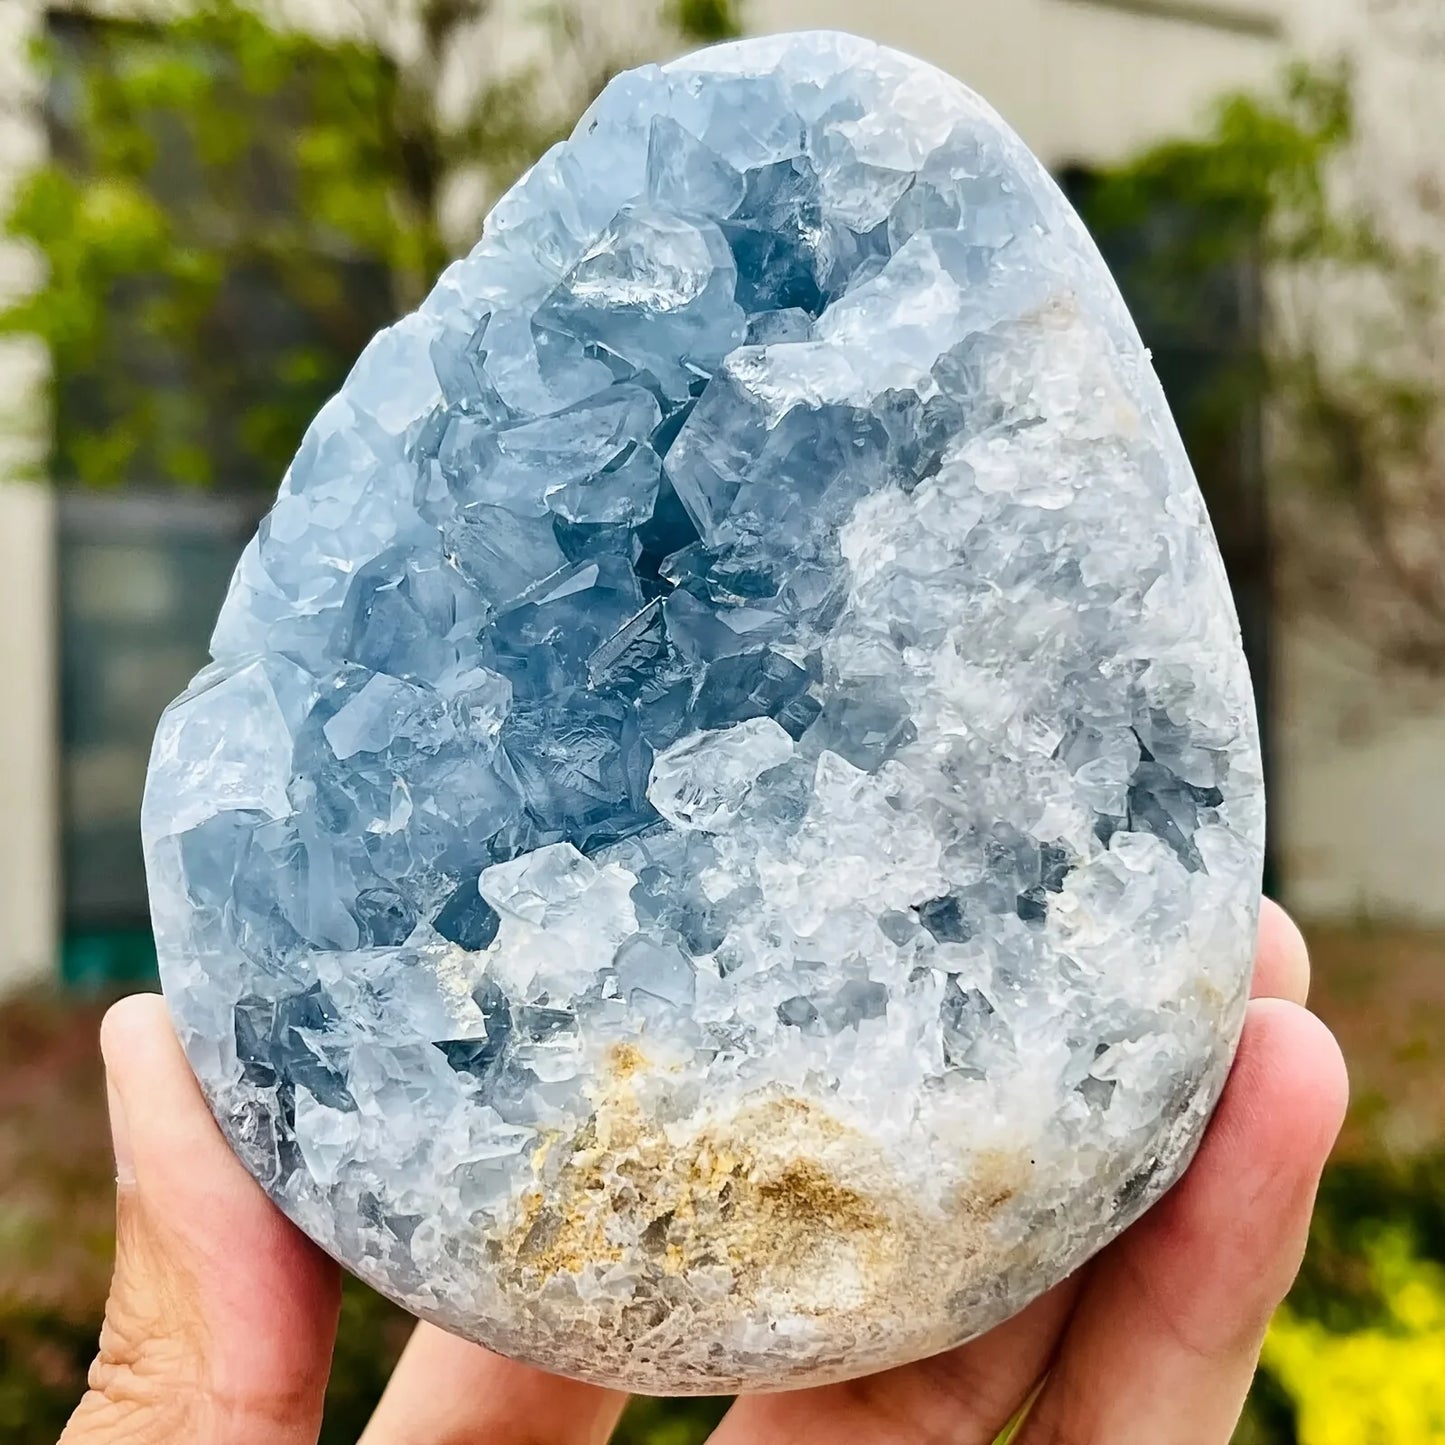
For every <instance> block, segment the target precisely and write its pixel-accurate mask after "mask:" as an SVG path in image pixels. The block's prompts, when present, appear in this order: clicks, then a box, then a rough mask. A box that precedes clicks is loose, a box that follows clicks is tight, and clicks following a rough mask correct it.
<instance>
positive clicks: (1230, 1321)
mask: <svg viewBox="0 0 1445 1445" xmlns="http://www.w3.org/2000/svg"><path fill="white" fill-rule="evenodd" d="M1346 1094H1347V1084H1346V1080H1345V1071H1344V1064H1343V1061H1342V1059H1341V1057H1340V1052H1339V1048H1338V1046H1337V1045H1336V1043H1335V1041H1334V1039H1333V1038H1332V1037H1331V1036H1330V1034H1329V1032H1328V1030H1327V1029H1326V1028H1325V1027H1324V1025H1323V1024H1321V1023H1320V1022H1319V1021H1318V1020H1317V1019H1315V1018H1313V1017H1312V1016H1311V1015H1310V1014H1308V1013H1306V1012H1305V1011H1304V1010H1303V1009H1301V1008H1299V1007H1298V1006H1296V1005H1295V1004H1292V1003H1287V1002H1284V1001H1281V1000H1278V999H1261V1000H1257V1001H1256V1002H1254V1003H1252V1004H1251V1005H1250V1009H1249V1017H1248V1021H1247V1023H1246V1025H1245V1031H1244V1037H1243V1040H1242V1041H1241V1044H1240V1051H1239V1056H1238V1059H1237V1061H1236V1063H1235V1066H1234V1071H1233V1073H1232V1074H1231V1075H1230V1080H1229V1084H1228V1086H1227V1088H1226V1090H1225V1094H1224V1098H1223V1100H1222V1101H1221V1104H1220V1107H1219V1110H1218V1111H1217V1113H1216V1115H1215V1117H1214V1120H1213V1122H1212V1123H1211V1125H1210V1128H1209V1132H1208V1134H1207V1135H1206V1137H1205V1141H1204V1144H1203V1147H1202V1148H1201V1150H1200V1153H1199V1156H1198V1158H1197V1159H1196V1160H1195V1163H1194V1165H1193V1167H1192V1168H1191V1169H1190V1170H1189V1173H1188V1174H1187V1175H1186V1176H1185V1178H1184V1180H1183V1181H1182V1182H1181V1183H1180V1184H1179V1185H1178V1186H1177V1187H1176V1188H1175V1189H1174V1190H1173V1191H1172V1192H1171V1193H1170V1194H1168V1195H1166V1196H1165V1198H1164V1199H1163V1200H1162V1201H1161V1202H1160V1203H1159V1204H1158V1205H1156V1206H1155V1208H1154V1209H1153V1210H1152V1211H1151V1212H1150V1213H1149V1214H1147V1215H1146V1216H1145V1217H1144V1219H1142V1220H1141V1221H1140V1223H1139V1224H1138V1225H1136V1226H1135V1227H1134V1228H1133V1229H1132V1230H1130V1231H1129V1233H1128V1234H1127V1235H1125V1236H1124V1237H1123V1238H1122V1239H1120V1240H1119V1241H1118V1242H1117V1243H1116V1244H1114V1245H1113V1246H1111V1247H1110V1249H1108V1250H1106V1251H1105V1253H1104V1254H1103V1255H1101V1256H1100V1258H1099V1259H1098V1261H1097V1262H1096V1264H1095V1265H1094V1267H1093V1269H1092V1270H1091V1271H1090V1276H1089V1283H1088V1286H1087V1288H1086V1291H1085V1293H1084V1294H1083V1295H1082V1296H1081V1298H1080V1301H1079V1305H1078V1308H1077V1310H1076V1311H1075V1313H1074V1316H1073V1319H1072V1320H1071V1322H1070V1325H1069V1329H1068V1332H1067V1335H1066V1338H1065V1340H1064V1342H1063V1345H1062V1346H1061V1349H1060V1352H1059V1356H1058V1359H1057V1361H1056V1364H1055V1366H1054V1369H1053V1372H1052V1373H1051V1375H1050V1377H1049V1380H1048V1382H1047V1384H1046V1385H1045V1386H1044V1389H1043V1391H1042V1393H1041V1394H1040V1396H1039V1399H1038V1401H1037V1403H1036V1405H1035V1406H1034V1408H1033V1410H1032V1411H1031V1412H1030V1414H1029V1418H1028V1421H1027V1423H1026V1424H1025V1426H1024V1428H1023V1430H1022V1431H1021V1432H1020V1433H1019V1435H1018V1437H1017V1440H1016V1445H1054V1442H1059V1441H1063V1440H1067V1441H1069V1442H1070V1445H1132V1442H1136V1441H1137V1442H1140V1445H1144V1442H1147V1445H1227V1442H1228V1440H1229V1438H1230V1435H1231V1433H1232V1432H1233V1430H1234V1426H1235V1424H1236V1422H1237V1420H1238V1418H1239V1413H1240V1410H1241V1408H1242V1407H1243V1404H1244V1398H1245V1395H1246V1393H1247V1392H1248V1390H1249V1385H1250V1381H1251V1379H1252V1378H1253V1375H1254V1369H1255V1364H1256V1361H1257V1359H1258V1356H1259V1347H1260V1343H1261V1341H1262V1340H1263V1338H1264V1332H1265V1328H1266V1326H1267V1325H1268V1323H1269V1318H1270V1315H1271V1314H1272V1313H1273V1311H1274V1309H1275V1307H1276V1305H1278V1303H1279V1302H1280V1300H1281V1299H1282V1298H1283V1297H1284V1295H1285V1292H1286V1291H1287V1290H1288V1288H1289V1286H1290V1284H1291V1282H1292V1281H1293V1279H1294V1275H1295V1272H1296V1270H1297V1269H1298V1268H1299V1262H1300V1258H1301V1255H1302V1253H1303V1250H1304V1242H1305V1235H1306V1232H1307V1230H1308V1227H1309V1218H1310V1211H1311V1208H1312V1207H1313V1203H1314V1195H1315V1188H1316V1186H1317V1184H1318V1182H1319V1176H1320V1171H1321V1170H1322V1169H1323V1167H1324V1163H1325V1159H1326V1156H1327V1155H1328V1153H1329V1150H1330V1147H1331V1146H1332V1144H1333V1143H1334V1139H1335V1136H1336V1134H1337V1133H1338V1132H1339V1128H1340V1124H1341V1121H1342V1119H1343V1117H1344V1110H1345V1101H1346Z"/></svg>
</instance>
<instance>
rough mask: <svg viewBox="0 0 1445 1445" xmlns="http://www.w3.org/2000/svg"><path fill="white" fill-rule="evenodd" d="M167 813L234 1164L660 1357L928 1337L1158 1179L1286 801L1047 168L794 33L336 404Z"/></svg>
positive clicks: (1183, 467)
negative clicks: (1263, 769)
mask: <svg viewBox="0 0 1445 1445" xmlns="http://www.w3.org/2000/svg"><path fill="white" fill-rule="evenodd" d="M212 650H213V656H214V658H215V662H214V664H213V665H212V666H211V667H209V668H208V669H207V670H206V671H205V672H203V673H202V674H201V675H200V676H199V677H198V678H197V679H196V681H195V683H194V684H193V686H192V687H191V689H190V690H189V691H188V692H187V693H186V694H185V695H184V696H183V697H182V698H180V699H178V700H177V702H176V703H175V704H173V706H172V707H171V709H170V710H169V711H168V712H167V714H166V716H165V718H164V720H163V721H162V724H161V727H160V730H159V733H158V736H157V740H156V746H155V752H154V757H153V761H152V767H151V774H150V780H149V786H148V790H147V797H146V805H145V815H144V831H145V835H146V848H147V858H148V866H149V870H150V879H151V891H152V907H153V913H154V918H155V925H156V934H157V940H158V944H159V950H160V957H161V964H162V971H163V979H164V983H165V986H166V991H167V995H168V997H169V999H170V1001H171V1006H172V1010H173V1013H174V1016H175V1019H176V1022H177V1026H178V1028H179V1031H180V1034H181V1036H182V1039H183V1041H184V1043H185V1045H186V1048H187V1051H188V1054H189V1056H190V1058H191V1060H192V1063H193V1065H194V1067H195V1069H196V1072H197V1074H198V1076H199V1077H200V1080H201V1082H202V1084H203V1086H204V1087H205V1090H206V1092H207V1094H208V1096H209V1098H210V1100H211V1103H212V1105H213V1107H214V1109H215V1111H216V1114H217V1117H218V1119H219V1120H220V1122H221V1125H222V1127H223V1129H224V1130H225V1132H226V1134H227V1136H228V1138H229V1139H230V1140H231V1142H232V1144H233V1145H234V1146H235V1148H236V1150H237V1152H238V1153H239V1155H240V1156H241V1158H242V1159H243V1160H244V1161H245V1163H246V1164H247V1166H248V1167H249V1168H250V1169H251V1170H252V1172H253V1173H254V1174H255V1175H256V1177H257V1178H258V1179H259V1180H260V1181H261V1182H262V1183H263V1184H264V1185H265V1187H266V1188H267V1190H268V1191H269V1192H270V1193H271V1195H272V1197H273V1198H275V1199H276V1201H277V1202H278V1203H279V1204H280V1206H281V1207H282V1208H283V1209H284V1210H285V1211H286V1212H287V1213H288V1214H289V1215H290V1216H291V1217H292V1218H293V1219H295V1220H296V1221H297V1222H298V1223H299V1224H300V1225H301V1226H302V1227H303V1228H304V1229H306V1230H307V1231H308V1232H309V1233H310V1234H311V1235H312V1236H313V1237H314V1238H316V1239H317V1240H318V1241H319V1242H320V1243H322V1244H323V1245H324V1246H325V1247H326V1248H327V1249H329V1250H330V1251H331V1252H332V1253H334V1254H336V1255H337V1256H338V1257H339V1258H341V1259H342V1260H344V1261H345V1262H346V1263H347V1264H348V1265H350V1266H351V1267H352V1268H353V1269H355V1270H356V1271H357V1272H358V1273H360V1274H361V1275H363V1276H364V1277H365V1278H366V1279H368V1280H369V1281H371V1282H372V1283H373V1284H375V1285H376V1286H377V1287H378V1288H380V1289H382V1290H383V1291H385V1292H386V1293H388V1294H390V1295H391V1296H393V1297H394V1298H396V1299H399V1300H400V1301H402V1302H403V1303H404V1304H406V1305H407V1306H408V1307H409V1308H411V1309H413V1310H414V1311H416V1312H417V1313H419V1314H421V1315H423V1316H425V1317H427V1318H430V1319H434V1320H436V1321H438V1322H439V1323H441V1324H443V1325H445V1326H447V1327H449V1328H451V1329H454V1330H458V1331H460V1332H461V1333H463V1334H466V1335H469V1336H471V1337H472V1338H475V1339H478V1340H481V1341H483V1342H484V1343H486V1344H488V1345H491V1346H493V1347H495V1348H498V1349H501V1350H504V1351H507V1352H509V1353H512V1354H514V1355H517V1356H519V1357H521V1358H524V1359H528V1360H531V1361H534V1362H536V1363H539V1364H542V1365H544V1366H548V1367H551V1368H554V1369H558V1370H562V1371H565V1372H568V1373H572V1374H575V1375H579V1376H582V1377H585V1378H589V1379H593V1380H598V1381H601V1382H603V1383H607V1384H613V1385H618V1386H621V1387H623V1388H641V1389H645V1390H660V1391H681V1392H706V1391H717V1390H725V1389H736V1388H764V1387H778V1386H782V1385H786V1384H797V1383H807V1382H818V1381H823V1380H828V1379H838V1378H843V1377H846V1376H849V1375H854V1374H858V1373H861V1372H864V1371H867V1370H870V1369H876V1368H880V1367H883V1366H886V1365H890V1364H896V1363H899V1362H902V1361H904V1360H908V1359H913V1358H917V1357H919V1356H921V1355H923V1354H926V1353H928V1352H930V1351H934V1350H938V1349H942V1348H944V1347H946V1346H948V1345H950V1344H953V1343H955V1342H957V1341H958V1340H961V1339H963V1338H966V1337H967V1336H969V1335H971V1334H974V1333H976V1332H978V1331H979V1330H981V1329H984V1328H987V1327H988V1326H990V1325H991V1324H993V1323H995V1322H997V1321H998V1320H1000V1319H1002V1318H1004V1317H1005V1316H1006V1315H1008V1314H1009V1313H1010V1312H1012V1311H1013V1310H1015V1309H1017V1308H1018V1307H1020V1306H1021V1305H1022V1304H1024V1303H1026V1302H1027V1301H1028V1300H1029V1299H1031V1298H1033V1297H1034V1296H1035V1295H1036V1294H1038V1293H1039V1292H1040V1291H1041V1290H1042V1289H1044V1288H1046V1287H1047V1286H1048V1285H1049V1284H1051V1283H1053V1282H1054V1281H1055V1280H1057V1279H1059V1278H1060V1277H1062V1276H1063V1275H1064V1274H1065V1273H1067V1272H1068V1271H1069V1270H1071V1269H1073V1268H1074V1267H1076V1266H1077V1265H1078V1264H1079V1263H1081V1262H1082V1261H1083V1260H1084V1259H1085V1258H1086V1257H1087V1256H1088V1255H1089V1254H1090V1253H1092V1252H1093V1251H1094V1250H1095V1249H1097V1248H1098V1247H1099V1246H1100V1245H1101V1244H1102V1243H1104V1242H1106V1241H1107V1240H1108V1239H1109V1238H1111V1237H1112V1236H1113V1235H1114V1234H1115V1233H1117V1232H1118V1230H1119V1229H1121V1228H1122V1227H1123V1226H1124V1225H1126V1224H1127V1223H1128V1222H1129V1221H1130V1220H1131V1219H1133V1218H1134V1217H1136V1216H1137V1215H1138V1213H1139V1212H1141V1211H1142V1210H1143V1209H1144V1208H1146V1207H1147V1206H1148V1205H1149V1204H1150V1203H1151V1202H1152V1201H1153V1200H1154V1199H1155V1198H1157V1197H1158V1195H1159V1194H1160V1193H1161V1192H1162V1191H1163V1190H1164V1189H1165V1188H1166V1187H1167V1186H1168V1185H1169V1184H1170V1183H1171V1182H1172V1181H1173V1180H1174V1179H1175V1178H1176V1177H1177V1176H1178V1174H1179V1172H1180V1171H1181V1169H1182V1168H1183V1167H1184V1165H1185V1163H1186V1162H1187V1160H1188V1158H1189V1157H1190V1154H1191V1152H1192V1150H1193V1147H1194V1145H1195V1144H1196V1143H1197V1140H1198V1137H1199V1134H1200V1131H1201V1129H1202V1127H1203V1124H1204V1121H1205V1119H1206V1118H1207V1116H1208V1113H1209V1110H1210V1108H1211V1107H1212V1104H1213V1101H1214V1100H1215V1098H1216V1097H1217V1095H1218V1091H1219V1088H1220V1086H1221V1084H1222V1080H1223V1077H1224V1073H1225V1070H1226V1068H1227V1064H1228V1060H1229V1057H1230V1051H1231V1048H1232V1044H1233V1041H1234V1038H1235V1036H1236V1032H1237V1028H1238V1025H1239V1021H1240V1018H1241V1008H1242V1001H1243V996H1244V992H1245V985H1246V981H1247V976H1248V969H1249V957H1250V950H1251V944H1252V939H1253V926H1254V914H1255V907H1256V904H1257V896H1258V881H1259V863H1260V838H1261V829H1262V809H1261V796H1260V783H1259V760H1258V753H1257V746H1256V742H1255V736H1254V725H1253V720H1252V714H1251V707H1250V698H1249V686H1248V678H1247V675H1246V673H1245V668H1244V664H1243V660H1242V657H1241V654H1240V649H1239V643H1238V636H1237V630H1236V627H1235V624H1234V619H1233V614H1232V611H1231V608H1230V604H1229V600H1228V595H1227V592H1226V589H1225V586H1224V580H1223V574H1222V571H1221V569H1220V566H1219V559H1218V554H1217V551H1216V549H1215V547H1214V543H1213V540H1212V538H1211V535H1210V532H1209V528H1208V523H1207V521H1206V519H1205V517H1204V513H1203V509H1202V505H1201V502H1200V498H1199V494H1198V491H1197V488H1196V487H1195V485H1194V481H1193V478H1192V476H1191V474H1190V472H1189V468H1188V463H1187V461H1186V460H1185V458H1184V455H1183V452H1182V449H1181V447H1180V444H1179V439H1178V436H1177V433H1176V432H1175V430H1174V427H1173V425H1172V423H1171V421H1170V419H1169V416H1168V412H1167V409H1166V407H1165V405H1164V401H1163V397H1162V394H1161V393H1160V391H1159V388H1158V384H1157V382H1156V381H1155V379H1154V376H1153V374H1152V372H1151V370H1150V368H1149V366H1148V362H1147V356H1146V354H1145V352H1144V349H1143V347H1142V345H1141V343H1140V341H1139V338H1138V336H1137V334H1136V332H1135V330H1134V327H1133V325H1132V323H1131V322H1130V320H1129V318H1128V316H1127V314H1126V312H1125V310H1124V308H1123V305H1122V303H1121V301H1120V299H1119V296H1118V293H1117V291H1116V290H1115V288H1114V286H1113V283H1112V282H1111V280H1110V278H1109V276H1108V273H1107V271H1106V270H1105V268H1104V266H1103V263H1102V262H1101V261H1100V259H1099V257H1098V255H1097V253H1096V251H1095V250H1094V248H1093V246H1092V244H1091V243H1090V241H1089V240H1088V238H1087V236H1086V235H1085V234H1084V232H1083V230H1082V228H1081V227H1080V226H1079V224H1078V222H1077V220H1076V219H1075V217H1074V216H1073V214H1072V213H1071V212H1070V210H1069V208H1068V207H1067V205H1066V204H1065V202H1064V201H1063V199H1062V197H1061V196H1060V194H1059V192H1058V191H1057V190H1056V189H1055V187H1054V186H1053V184H1052V183H1051V182H1050V181H1049V179H1048V177H1047V176H1046V175H1045V174H1044V172H1043V170H1042V169H1041V167H1040V166H1039V164H1038V162H1037V161H1036V160H1034V158H1033V157H1032V156H1030V155H1029V154H1028V152H1027V151H1026V150H1025V149H1024V147H1023V146H1022V145H1021V143H1020V142H1019V141H1018V140H1017V138H1016V137H1015V136H1014V135H1013V134H1012V133H1011V132H1010V131H1009V130H1008V129H1007V128H1006V127H1005V126H1004V125H1003V124H1002V122H1000V121H999V120H998V118H997V117H996V116H994V115H993V114H992V112H990V111H989V110H988V109H987V107H986V106H984V105H983V104H982V103H981V102H980V101H978V100H977V98H976V97H974V96H972V95H971V94H970V93H969V92H968V91H967V90H965V89H964V88H963V87H962V86H960V85H959V84H957V82H955V81H952V80H951V79H949V78H948V77H946V76H943V75H941V74H940V73H939V72H937V71H935V70H933V69H931V68H930V67H928V66H925V65H923V64H921V63H919V62H916V61H912V60H909V59H907V58H906V57H903V56H900V55H898V54H896V53H894V52H892V51H887V50H884V49H881V48H879V47H877V46H873V45H871V44H868V43H866V42H863V41H858V40H853V39H850V38H848V37H844V36H839V35H832V34H809V35H802V36H792V37H782V38H777V39H771V40H765V41H750V42H747V43H744V44H740V45H736V46H728V47H722V48H719V49H716V50H712V51H707V52H703V53H702V54H701V55H698V56H693V57H689V58H686V59H684V60H681V61H678V62H676V63H674V64H673V65H671V66H668V67H665V68H662V69H658V68H655V67H649V68H646V69H643V70H639V71H635V72H632V73H629V74H627V75H624V76H621V77H619V78H618V79H617V80H616V81H614V82H613V84H612V85H610V86H609V87H608V88H607V90H606V91H605V92H604V93H603V95H602V96H601V97H600V98H599V99H598V101H597V102H596V103H595V104H594V106H593V107H592V109H591V110H590V111H589V112H588V114H587V115H586V116H585V117H584V118H583V120H582V121H581V123H580V124H579V126H578V128H577V130H576V132H575V133H574V135H573V136H572V138H571V139H570V140H569V141H567V142H565V143H564V144H562V145H560V146H558V147H556V148H555V149H554V150H552V151H551V152H549V153H548V154H547V155H546V156H545V157H544V158H543V159H542V160H541V161H540V162H539V163H538V165H537V166H536V167H535V169H534V170H532V171H531V172H530V173H529V174H528V175H527V176H526V177H525V178H524V179H523V180H522V181H520V182H519V183H518V184H517V186H515V187H514V188H513V189H512V190H511V191H510V192H509V193H508V194H507V195H506V196H505V197H503V198H502V200H501V201H500V203H499V204H498V206H497V208H496V210H495V211H494V213H493V214H492V216H491V218H490V220H489V222H488V224H487V228H486V232H485V234H484V235H483V237H482V239H481V241H480V242H479V243H478V244H477V246H476V248H475V249H474V250H473V251H472V253H471V254H470V255H469V256H468V257H467V258H466V259H464V260H462V261H459V262H458V263H457V264H455V265H454V266H452V267H451V268H450V269H449V270H448V271H447V272H446V274H445V275H444V276H443V277H442V278H441V280H440V281H439V282H438V284H437V287H436V289H435V291H434V292H433V293H432V295H431V296H430V297H429V298H428V300H427V301H426V302H425V304H424V305H423V306H422V308H421V309H420V310H419V311H418V312H417V313H416V314H414V315H412V316H409V317H407V318H406V319H405V320H403V321H401V322H400V323H399V324H398V325H396V326H394V327H392V328H391V329H390V330H388V331H386V332H384V333H383V334H382V335H381V336H379V337H377V338H376V340H375V341H374V342H373V343H372V344H371V346H369V347H368V348H367V350H366V352H365V354H364V355H363V356H362V357H361V359H360V360H359V361H358V363H357V365H356V368H355V370H354V372H353V373H352V375H351V377H350V378H349V380H348V381H347V383H346V385H345V387H344V389H343V390H342V392H341V393H340V395H339V396H337V397H336V398H335V399H333V400H332V401H331V402H330V403H328V405H327V406H326V407H325V408H324V409H323V410H322V412H321V414H320V415H319V416H318V417H317V419H316V421H315V423H314V424H313V425H312V427H311V429H310V430H309V432H308V433H307V436H306V438H305V440H304V442H303V444H302V446H301V449H300V451H299V453H298V455H297V457H296V460H295V462H294V464H293V466H292V467H291V469H290V471H289V473H288V474H287V476H286V478H285V479H284V481H283V482H282V485H281V490H280V495H279V496H278V498H277V501H276V505H275V507H274V508H273V510H272V511H271V513H270V515H269V516H268V517H267V519H266V520H265V522H264V523H263V524H262V526H261V528H260V531H259V532H258V534H257V536H256V538H255V540H254V541H253V542H252V543H251V545H250V546H249V547H248V549H247V551H246V553H245V556H244V557H243V559H242V561H241V563H240V565H239V567H238V569H237V572H236V576H235V580H234V582H233V585H232V588H231V592H230V595H229V597H228V599H227V602H226V604H225V607H224V610H223V612H222V615H221V617H220V619H219V621H218V623H217V627H216V631H215V635H214V640H213V648H212Z"/></svg>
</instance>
